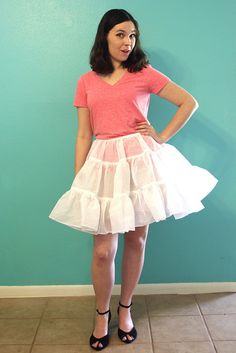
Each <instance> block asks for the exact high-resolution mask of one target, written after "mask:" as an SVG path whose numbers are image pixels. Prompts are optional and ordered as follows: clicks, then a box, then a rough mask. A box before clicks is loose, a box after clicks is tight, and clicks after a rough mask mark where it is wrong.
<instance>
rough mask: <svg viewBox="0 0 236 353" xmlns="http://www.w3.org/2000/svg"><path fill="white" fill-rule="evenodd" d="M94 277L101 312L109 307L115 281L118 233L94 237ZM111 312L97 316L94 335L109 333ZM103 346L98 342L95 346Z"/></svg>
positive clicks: (97, 304) (97, 302)
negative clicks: (108, 325)
mask: <svg viewBox="0 0 236 353" xmlns="http://www.w3.org/2000/svg"><path fill="white" fill-rule="evenodd" d="M93 244H94V247H93V260H92V279H93V287H94V291H95V296H96V308H97V309H98V310H99V312H105V311H107V310H108V309H109V306H110V299H111V293H112V288H113V285H114V281H115V262H114V260H115V256H116V252H117V246H118V234H111V233H109V234H97V235H94V238H93ZM108 317H109V314H108V313H107V314H105V315H98V314H97V316H96V322H95V328H94V331H93V335H94V336H95V337H97V338H101V337H103V336H105V335H106V334H107V323H108ZM98 345H99V346H100V347H102V344H101V343H99V342H96V343H94V344H93V346H94V347H97V346H98Z"/></svg>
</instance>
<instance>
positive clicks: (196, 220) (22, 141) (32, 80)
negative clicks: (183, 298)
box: [0, 0, 236, 285]
mask: <svg viewBox="0 0 236 353" xmlns="http://www.w3.org/2000/svg"><path fill="white" fill-rule="evenodd" d="M111 8H124V9H126V10H128V11H130V12H131V14H133V16H134V17H135V18H136V19H137V20H138V22H139V25H140V31H141V43H142V46H143V49H144V50H145V51H146V53H147V54H148V57H149V60H150V62H151V64H152V65H153V66H154V67H156V68H157V69H159V70H160V71H162V72H163V73H165V74H167V75H168V76H170V77H171V78H172V80H173V81H175V82H176V83H177V84H179V85H180V86H182V87H184V88H185V89H187V90H188V91H189V92H190V93H191V94H192V95H193V96H195V98H196V99H197V100H198V102H199V105H200V106H199V109H198V110H197V111H196V113H195V114H194V115H193V116H192V118H191V119H190V121H189V122H188V123H187V125H185V127H184V128H183V129H182V130H181V131H180V132H179V133H178V134H177V135H176V136H175V137H173V138H172V139H171V141H169V143H172V144H173V145H175V146H176V147H177V148H178V149H179V150H180V151H181V152H182V153H183V154H184V155H185V156H186V157H187V158H188V159H189V160H190V161H191V163H192V164H194V165H199V166H202V167H203V168H206V169H208V170H209V171H210V172H212V174H214V175H215V176H216V177H217V178H218V179H219V183H218V185H217V187H216V188H215V189H214V190H213V191H212V193H211V194H210V195H209V196H207V197H206V198H205V199H204V200H203V203H204V205H205V209H204V210H202V211H201V212H199V213H195V214H192V215H189V216H188V217H186V218H183V219H180V220H178V221H175V220H174V219H173V218H169V219H168V220H166V221H162V222H159V223H155V224H154V223H153V224H152V225H150V227H149V237H148V242H147V247H146V259H145V266H144V269H143V272H142V276H141V279H140V283H167V282H169V283H170V282H171V283H176V282H211V281H212V282H221V281H223V282H224V281H235V280H236V275H235V269H236V236H235V228H236V227H235V223H236V217H235V214H236V203H235V191H236V183H235V180H236V175H235V174H236V163H235V152H236V151H235V140H236V135H235V128H236V126H235V121H236V120H235V106H234V105H233V104H234V103H235V76H236V75H235V72H236V71H235V49H236V48H235V40H234V38H235V35H236V33H235V17H236V3H235V2H234V1H233V0H231V1H230V0H228V1H226V2H222V1H213V0H204V1H203V0H200V1H193V0H181V1H175V0H170V1H167V2H166V1H151V0H148V1H145V2H143V1H135V2H128V3H127V1H111V0H109V1H105V0H103V1H92V0H86V1H85V0H84V1H81V0H77V1H75V0H70V1H65V0H64V1H63V0H51V1H46V0H44V1H42V0H40V1H39V0H34V1H29V0H28V1H27V0H21V1H16V0H15V1H14V0H9V1H6V0H5V1H1V2H0V13H1V15H0V16H1V21H0V26H1V28H0V29H1V31H0V33H1V37H0V44H1V55H0V67H1V80H0V85H1V105H0V109H1V115H0V117H1V118H0V121H1V129H0V133H1V136H0V143H1V149H0V154H1V164H0V166H1V179H0V182H1V184H0V185H1V212H0V215H1V223H0V224H1V225H0V227H1V236H0V285H50V284H62V285H63V284H90V283H91V275H90V266H91V256H92V236H90V235H89V234H87V233H82V232H78V231H76V230H74V229H71V228H69V227H67V226H64V225H62V224H59V223H56V222H54V221H52V220H50V219H49V218H48V214H49V212H50V211H51V209H52V207H53V205H54V204H55V202H56V201H57V199H58V198H59V197H60V196H61V195H62V193H64V192H65V191H66V190H68V189H69V188H70V185H71V183H72V180H73V177H74V145H75V139H76V134H77V112H76V109H75V108H74V107H73V104H72V103H73V97H74V93H75V87H76V82H77V79H78V78H79V76H80V75H81V74H82V73H84V72H86V71H88V70H90V67H89V64H88V55H89V51H90V49H91V45H92V43H93V40H94V36H95V33H96V29H97V25H98V23H99V21H100V18H101V17H102V15H103V14H104V13H105V12H106V11H107V10H109V9H111ZM175 111H176V107H175V106H173V105H171V104H170V103H168V102H167V101H164V100H162V99H160V98H159V97H158V96H154V95H152V96H151V104H150V109H149V116H148V118H149V120H150V121H151V123H152V124H153V125H154V126H155V127H156V129H157V130H159V131H161V129H162V128H164V126H165V124H166V123H167V122H168V121H169V120H170V119H171V118H172V116H173V115H174V113H175ZM122 249H123V236H122V235H120V237H119V249H118V253H117V257H116V283H120V264H121V255H122Z"/></svg>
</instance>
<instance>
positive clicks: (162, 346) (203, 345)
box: [154, 342, 216, 353]
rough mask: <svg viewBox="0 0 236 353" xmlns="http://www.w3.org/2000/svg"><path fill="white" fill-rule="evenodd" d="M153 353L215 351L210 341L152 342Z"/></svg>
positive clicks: (207, 352) (203, 352)
mask: <svg viewBox="0 0 236 353" xmlns="http://www.w3.org/2000/svg"><path fill="white" fill-rule="evenodd" d="M154 353H216V351H215V349H214V346H213V345H212V343H211V342H172V343H162V342H161V343H154Z"/></svg>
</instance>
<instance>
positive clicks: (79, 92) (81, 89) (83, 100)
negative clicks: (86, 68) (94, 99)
mask: <svg viewBox="0 0 236 353" xmlns="http://www.w3.org/2000/svg"><path fill="white" fill-rule="evenodd" d="M73 105H74V106H75V107H86V108H87V107H88V104H87V94H86V90H85V84H84V80H83V78H82V76H81V77H80V78H79V80H78V82H77V86H76V91H75V97H74V102H73Z"/></svg>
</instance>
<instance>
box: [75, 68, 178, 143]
mask: <svg viewBox="0 0 236 353" xmlns="http://www.w3.org/2000/svg"><path fill="white" fill-rule="evenodd" d="M169 81H171V79H170V78H169V77H168V76H166V75H164V74H163V73H161V72H160V71H158V70H156V69H154V68H153V67H152V66H151V65H150V64H149V65H148V66H147V67H146V68H143V69H142V70H141V71H138V72H128V71H126V72H125V73H124V75H123V76H122V77H121V78H120V79H119V81H117V82H116V83H115V84H114V85H110V84H109V83H107V82H105V81H104V80H103V79H102V78H101V77H100V76H99V75H98V74H97V73H96V72H95V71H92V70H91V71H88V72H86V73H85V74H83V75H81V76H80V78H79V80H78V82H77V87H76V93H75V97H74V103H73V105H74V106H75V107H87V108H89V111H90V121H91V126H92V130H93V134H94V135H95V136H96V138H98V139H99V138H100V139H109V138H112V137H119V136H123V135H128V134H132V133H135V132H137V131H136V129H135V127H136V126H137V122H142V121H148V118H147V113H148V108H149V102H150V94H151V93H153V94H157V95H158V93H159V92H160V90H161V89H162V88H163V87H164V86H165V85H166V84H167V83H168V82H169ZM148 122H149V121H148Z"/></svg>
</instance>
